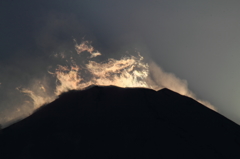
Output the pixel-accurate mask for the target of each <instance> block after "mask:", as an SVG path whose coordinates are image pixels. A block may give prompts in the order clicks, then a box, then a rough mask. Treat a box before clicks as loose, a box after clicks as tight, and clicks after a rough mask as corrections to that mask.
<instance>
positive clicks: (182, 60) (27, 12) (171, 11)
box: [0, 0, 240, 124]
mask: <svg viewBox="0 0 240 159" xmlns="http://www.w3.org/2000/svg"><path fill="white" fill-rule="evenodd" d="M239 6H240V1H239V0H228V1H227V0H211V1H209V0H201V1H199V0H121V1H120V0H118V1H112V0H101V1H99V0H88V1H84V0H51V1H49V0H41V1H39V0H21V1H19V0H6V1H0V21H1V25H0V45H1V47H0V83H1V85H0V111H2V112H4V113H5V114H6V113H10V112H11V111H13V110H12V109H11V108H10V107H11V105H16V103H18V101H21V100H22V98H26V97H24V96H19V95H18V93H19V92H18V91H16V89H15V88H16V87H19V86H27V85H31V82H32V80H34V79H38V78H42V77H43V76H46V75H45V74H46V71H48V70H51V68H52V67H54V66H56V65H57V64H59V63H60V64H61V62H63V61H56V60H55V59H54V57H53V55H54V53H60V52H68V51H69V52H71V50H72V48H73V46H74V41H73V39H75V40H76V41H78V42H80V41H81V40H83V39H84V40H89V41H92V45H93V46H94V47H95V48H97V50H99V51H100V52H102V53H103V52H104V55H103V57H102V58H103V59H102V60H104V58H118V57H120V56H122V55H123V52H126V51H129V52H134V50H136V49H137V50H138V51H139V52H141V55H143V56H144V57H146V58H148V59H151V60H152V61H154V62H155V63H156V64H157V65H158V66H159V67H161V68H162V69H163V70H164V71H166V72H170V73H173V74H174V75H175V76H176V77H178V78H180V79H184V80H186V81H187V84H188V88H189V89H190V90H191V91H192V92H194V93H195V94H196V96H197V97H198V98H199V99H203V100H206V101H208V102H210V103H211V104H212V105H214V107H215V108H216V109H217V111H218V112H219V113H220V114H222V115H224V116H226V117H227V118H229V119H231V120H233V121H234V122H236V123H238V124H240V106H239V103H240V98H239V97H240V96H239V95H240V85H239V81H240V72H239V65H240V45H239V43H240V29H239V28H240V10H239ZM50 64H51V66H50ZM48 82H49V83H50V84H51V83H53V82H54V81H48ZM13 90H15V91H13ZM0 114H1V112H0Z"/></svg>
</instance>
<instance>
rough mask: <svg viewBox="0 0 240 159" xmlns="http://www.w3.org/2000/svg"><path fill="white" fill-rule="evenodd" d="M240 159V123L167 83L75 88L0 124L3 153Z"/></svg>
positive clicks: (18, 157)
mask: <svg viewBox="0 0 240 159" xmlns="http://www.w3.org/2000/svg"><path fill="white" fill-rule="evenodd" d="M54 158H56V159H73V158H74V159H75V158H79V159H85V158H86V159H88V158H91V159H97V158H101V159H114V158H121V159H126V158H131V159H132V158H136V159H141V158H146V159H152V158H173V159H178V158H183V159H186V158H188V159H195V158H199V159H205V158H209V159H217V158H225V159H240V127H239V125H237V124H235V123H234V122H232V121H230V120H228V119H227V118H225V117H224V116H222V115H220V114H218V113H216V112H214V111H212V110H210V109H208V108H207V107H205V106H203V105H201V104H199V103H198V102H196V101H195V100H193V99H191V98H188V97H185V96H182V95H179V94H177V93H175V92H173V91H170V90H168V89H162V90H160V91H157V92H156V91H153V90H149V89H140V88H132V89H130V88H128V89H124V88H118V87H112V86H111V87H98V86H96V87H92V88H90V89H87V90H84V91H70V92H67V93H64V94H62V95H61V96H60V97H59V98H58V99H56V100H55V101H54V102H52V103H50V104H48V105H46V106H43V107H41V108H40V109H39V110H37V111H36V112H35V113H34V114H33V115H31V116H29V117H27V118H25V119H24V120H22V121H20V122H18V123H15V124H13V125H11V126H9V127H7V128H5V129H3V130H2V131H1V135H0V159H54Z"/></svg>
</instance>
